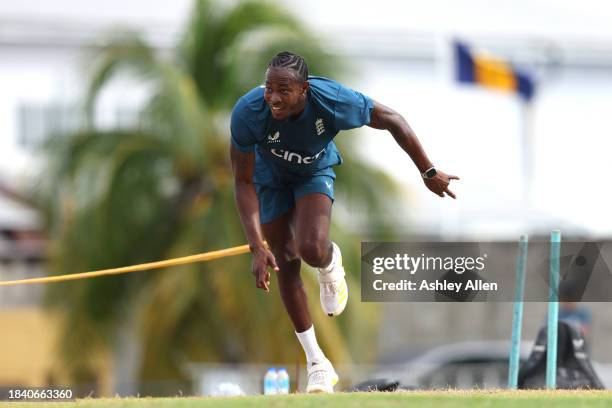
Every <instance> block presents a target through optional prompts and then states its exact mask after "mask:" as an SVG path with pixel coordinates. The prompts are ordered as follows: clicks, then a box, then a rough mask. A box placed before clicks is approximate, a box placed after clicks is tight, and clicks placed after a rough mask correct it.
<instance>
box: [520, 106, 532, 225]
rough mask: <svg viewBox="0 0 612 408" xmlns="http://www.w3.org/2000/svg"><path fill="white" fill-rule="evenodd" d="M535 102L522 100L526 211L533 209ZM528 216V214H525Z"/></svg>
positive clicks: (521, 119)
mask: <svg viewBox="0 0 612 408" xmlns="http://www.w3.org/2000/svg"><path fill="white" fill-rule="evenodd" d="M533 116H534V115H533V103H532V102H531V99H529V100H524V99H522V100H521V106H520V122H521V123H520V127H521V167H522V168H521V173H522V189H523V192H522V199H523V205H522V207H523V209H525V211H526V213H528V211H529V210H530V209H531V204H532V187H533V133H534V132H533ZM525 216H528V214H525Z"/></svg>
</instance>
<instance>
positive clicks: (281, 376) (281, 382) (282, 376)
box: [276, 367, 290, 394]
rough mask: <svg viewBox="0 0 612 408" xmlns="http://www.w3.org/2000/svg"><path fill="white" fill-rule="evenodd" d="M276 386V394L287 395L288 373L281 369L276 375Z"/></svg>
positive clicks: (288, 385)
mask: <svg viewBox="0 0 612 408" xmlns="http://www.w3.org/2000/svg"><path fill="white" fill-rule="evenodd" d="M277 376H278V377H277V380H276V381H277V384H278V393H279V394H289V387H290V383H289V373H288V372H287V370H286V369H285V368H284V367H283V368H280V369H279V370H278V374H277Z"/></svg>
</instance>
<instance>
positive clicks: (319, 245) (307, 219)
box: [295, 178, 348, 316]
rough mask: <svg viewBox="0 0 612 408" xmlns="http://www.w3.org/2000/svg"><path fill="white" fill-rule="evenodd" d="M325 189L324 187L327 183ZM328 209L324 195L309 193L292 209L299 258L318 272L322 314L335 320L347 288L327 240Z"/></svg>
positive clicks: (316, 185) (335, 253) (316, 183)
mask: <svg viewBox="0 0 612 408" xmlns="http://www.w3.org/2000/svg"><path fill="white" fill-rule="evenodd" d="M322 180H323V181H324V182H325V181H328V180H326V178H322ZM320 184H321V179H314V180H313V181H312V183H311V184H310V185H309V186H308V188H310V189H315V190H316V189H317V188H320ZM324 185H325V186H326V187H327V183H325V184H324ZM319 191H321V190H319ZM331 206H332V200H331V198H330V197H329V196H328V195H327V194H323V193H319V192H312V193H308V194H305V195H303V196H301V197H299V198H298V199H297V200H296V208H295V219H296V230H297V232H296V236H297V245H298V251H299V254H300V256H301V257H302V259H304V260H305V261H306V263H308V264H309V265H310V266H313V267H315V268H317V270H318V272H319V274H318V279H319V287H320V299H321V307H322V308H323V311H324V312H325V313H326V314H327V315H329V316H338V315H339V314H340V313H342V312H343V311H344V308H345V307H346V304H347V300H348V286H347V285H346V280H345V278H344V276H345V272H344V268H343V266H342V255H341V254H340V248H338V246H337V245H336V244H334V243H332V242H331V241H330V240H329V226H330V221H331Z"/></svg>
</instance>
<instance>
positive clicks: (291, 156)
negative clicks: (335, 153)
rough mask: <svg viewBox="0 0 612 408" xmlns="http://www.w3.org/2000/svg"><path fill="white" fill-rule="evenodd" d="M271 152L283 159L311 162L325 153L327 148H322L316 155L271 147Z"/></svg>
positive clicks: (301, 162) (299, 162) (291, 161)
mask: <svg viewBox="0 0 612 408" xmlns="http://www.w3.org/2000/svg"><path fill="white" fill-rule="evenodd" d="M270 152H272V154H273V155H275V156H276V157H280V158H281V159H283V160H287V161H288V162H290V163H297V164H310V163H312V162H313V161H315V160H317V159H318V158H319V157H321V156H322V155H323V153H325V149H323V150H321V151H320V152H319V153H317V154H315V155H314V156H302V155H301V154H299V153H296V152H290V151H289V150H283V149H270Z"/></svg>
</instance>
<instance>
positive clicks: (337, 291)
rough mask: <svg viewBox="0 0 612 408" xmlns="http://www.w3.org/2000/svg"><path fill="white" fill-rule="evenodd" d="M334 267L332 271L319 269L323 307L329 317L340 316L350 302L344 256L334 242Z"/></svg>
mask: <svg viewBox="0 0 612 408" xmlns="http://www.w3.org/2000/svg"><path fill="white" fill-rule="evenodd" d="M332 245H333V251H334V255H333V258H332V262H334V265H333V267H332V269H331V271H326V270H325V268H317V270H318V272H319V274H318V275H319V287H320V291H319V294H320V298H321V307H322V308H323V311H324V312H325V313H327V315H328V316H338V315H339V314H340V313H342V311H343V310H344V308H345V307H346V302H347V300H348V286H347V284H346V280H345V279H344V275H345V273H344V267H343V266H342V254H341V253H340V248H338V245H336V243H334V242H332Z"/></svg>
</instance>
